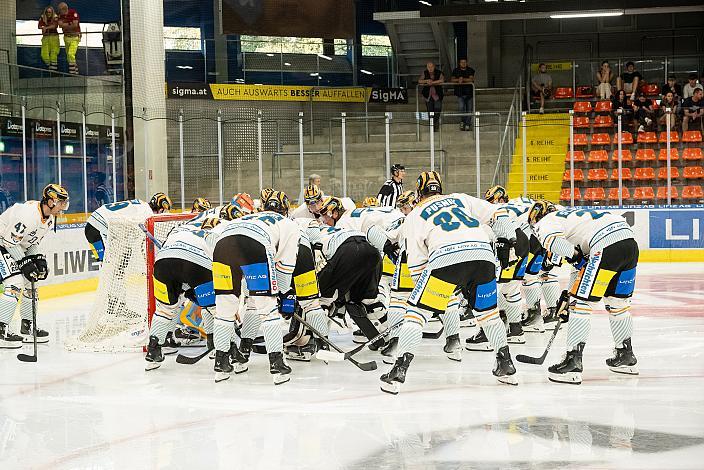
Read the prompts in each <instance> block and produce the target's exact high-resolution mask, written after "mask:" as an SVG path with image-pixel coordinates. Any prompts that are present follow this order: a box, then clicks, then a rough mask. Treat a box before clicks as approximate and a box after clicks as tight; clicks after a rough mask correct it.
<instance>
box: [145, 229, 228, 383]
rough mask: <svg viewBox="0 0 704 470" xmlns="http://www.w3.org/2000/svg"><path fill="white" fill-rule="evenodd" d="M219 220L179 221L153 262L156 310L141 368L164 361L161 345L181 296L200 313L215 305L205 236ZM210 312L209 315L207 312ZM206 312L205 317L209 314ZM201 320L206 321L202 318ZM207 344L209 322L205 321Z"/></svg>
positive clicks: (209, 340)
mask: <svg viewBox="0 0 704 470" xmlns="http://www.w3.org/2000/svg"><path fill="white" fill-rule="evenodd" d="M219 222H220V220H219V219H217V218H211V219H205V220H203V221H201V222H198V223H195V224H183V225H181V226H179V227H176V228H175V229H174V230H172V231H171V233H169V236H168V237H167V238H166V241H165V242H164V244H163V245H162V247H161V249H160V250H159V251H158V252H157V254H156V259H155V261H154V278H153V282H154V297H155V298H156V311H155V312H154V316H153V317H152V324H151V328H150V330H149V346H148V347H147V355H146V356H145V360H146V364H145V367H144V368H145V370H153V369H156V368H158V367H159V366H161V363H162V362H163V361H164V354H163V353H162V350H161V348H162V345H164V343H165V341H166V336H167V333H168V332H169V331H170V329H171V327H172V324H173V321H174V319H175V318H176V317H177V315H178V314H179V312H180V311H181V304H182V300H183V298H182V296H185V298H188V299H189V300H191V301H192V302H193V303H194V304H196V305H197V306H199V307H201V309H202V311H203V313H205V312H206V311H207V312H208V314H209V313H210V312H209V309H213V307H215V291H214V290H213V272H212V268H213V263H212V260H211V259H210V257H209V256H208V250H207V245H206V242H205V236H206V234H207V232H208V231H209V230H211V229H212V228H213V227H215V226H216V225H217V224H218V223H219ZM210 315H212V314H210ZM210 315H208V316H210ZM203 317H204V323H208V322H207V321H206V320H205V317H206V315H204V316H203ZM204 326H205V330H206V332H207V333H209V334H208V343H209V346H210V345H211V344H212V341H213V338H212V331H209V332H208V330H211V329H212V325H207V324H205V325H204Z"/></svg>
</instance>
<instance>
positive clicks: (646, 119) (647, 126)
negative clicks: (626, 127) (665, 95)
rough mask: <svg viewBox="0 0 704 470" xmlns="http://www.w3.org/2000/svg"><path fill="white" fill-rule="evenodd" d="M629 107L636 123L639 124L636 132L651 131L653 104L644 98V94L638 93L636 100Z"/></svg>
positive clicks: (653, 113) (653, 114)
mask: <svg viewBox="0 0 704 470" xmlns="http://www.w3.org/2000/svg"><path fill="white" fill-rule="evenodd" d="M631 106H632V107H633V115H634V117H635V119H636V122H638V124H639V126H638V132H645V131H652V130H653V129H652V127H653V117H654V116H655V112H654V111H653V102H652V101H651V100H650V99H648V98H646V96H645V93H643V92H642V91H641V92H639V93H638V99H636V100H635V101H634V102H633V104H632V105H631Z"/></svg>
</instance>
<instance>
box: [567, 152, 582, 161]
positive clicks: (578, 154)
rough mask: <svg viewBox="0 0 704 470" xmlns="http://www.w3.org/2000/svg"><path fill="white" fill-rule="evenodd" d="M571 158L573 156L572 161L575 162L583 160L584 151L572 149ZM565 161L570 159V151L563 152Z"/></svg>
mask: <svg viewBox="0 0 704 470" xmlns="http://www.w3.org/2000/svg"><path fill="white" fill-rule="evenodd" d="M573 158H574V162H575V163H579V162H583V161H584V160H585V158H584V151H582V150H575V151H574V157H573ZM565 161H566V162H569V161H570V152H569V151H568V152H567V153H566V154H565Z"/></svg>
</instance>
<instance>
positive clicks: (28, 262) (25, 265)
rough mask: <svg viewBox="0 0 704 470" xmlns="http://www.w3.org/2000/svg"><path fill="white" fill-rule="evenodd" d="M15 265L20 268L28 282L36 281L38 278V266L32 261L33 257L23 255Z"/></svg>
mask: <svg viewBox="0 0 704 470" xmlns="http://www.w3.org/2000/svg"><path fill="white" fill-rule="evenodd" d="M17 267H18V268H20V271H21V272H22V275H23V276H24V277H25V278H26V279H27V280H28V281H29V282H36V281H38V280H39V275H40V274H39V268H38V267H37V265H36V264H35V263H34V257H32V256H25V257H24V258H22V259H21V260H20V261H19V262H18V263H17Z"/></svg>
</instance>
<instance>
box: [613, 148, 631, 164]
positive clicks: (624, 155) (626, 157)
mask: <svg viewBox="0 0 704 470" xmlns="http://www.w3.org/2000/svg"><path fill="white" fill-rule="evenodd" d="M611 158H612V159H613V161H615V162H618V150H614V154H613V155H612V157H611ZM621 161H622V162H630V161H633V155H631V151H630V150H628V149H622V150H621Z"/></svg>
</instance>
